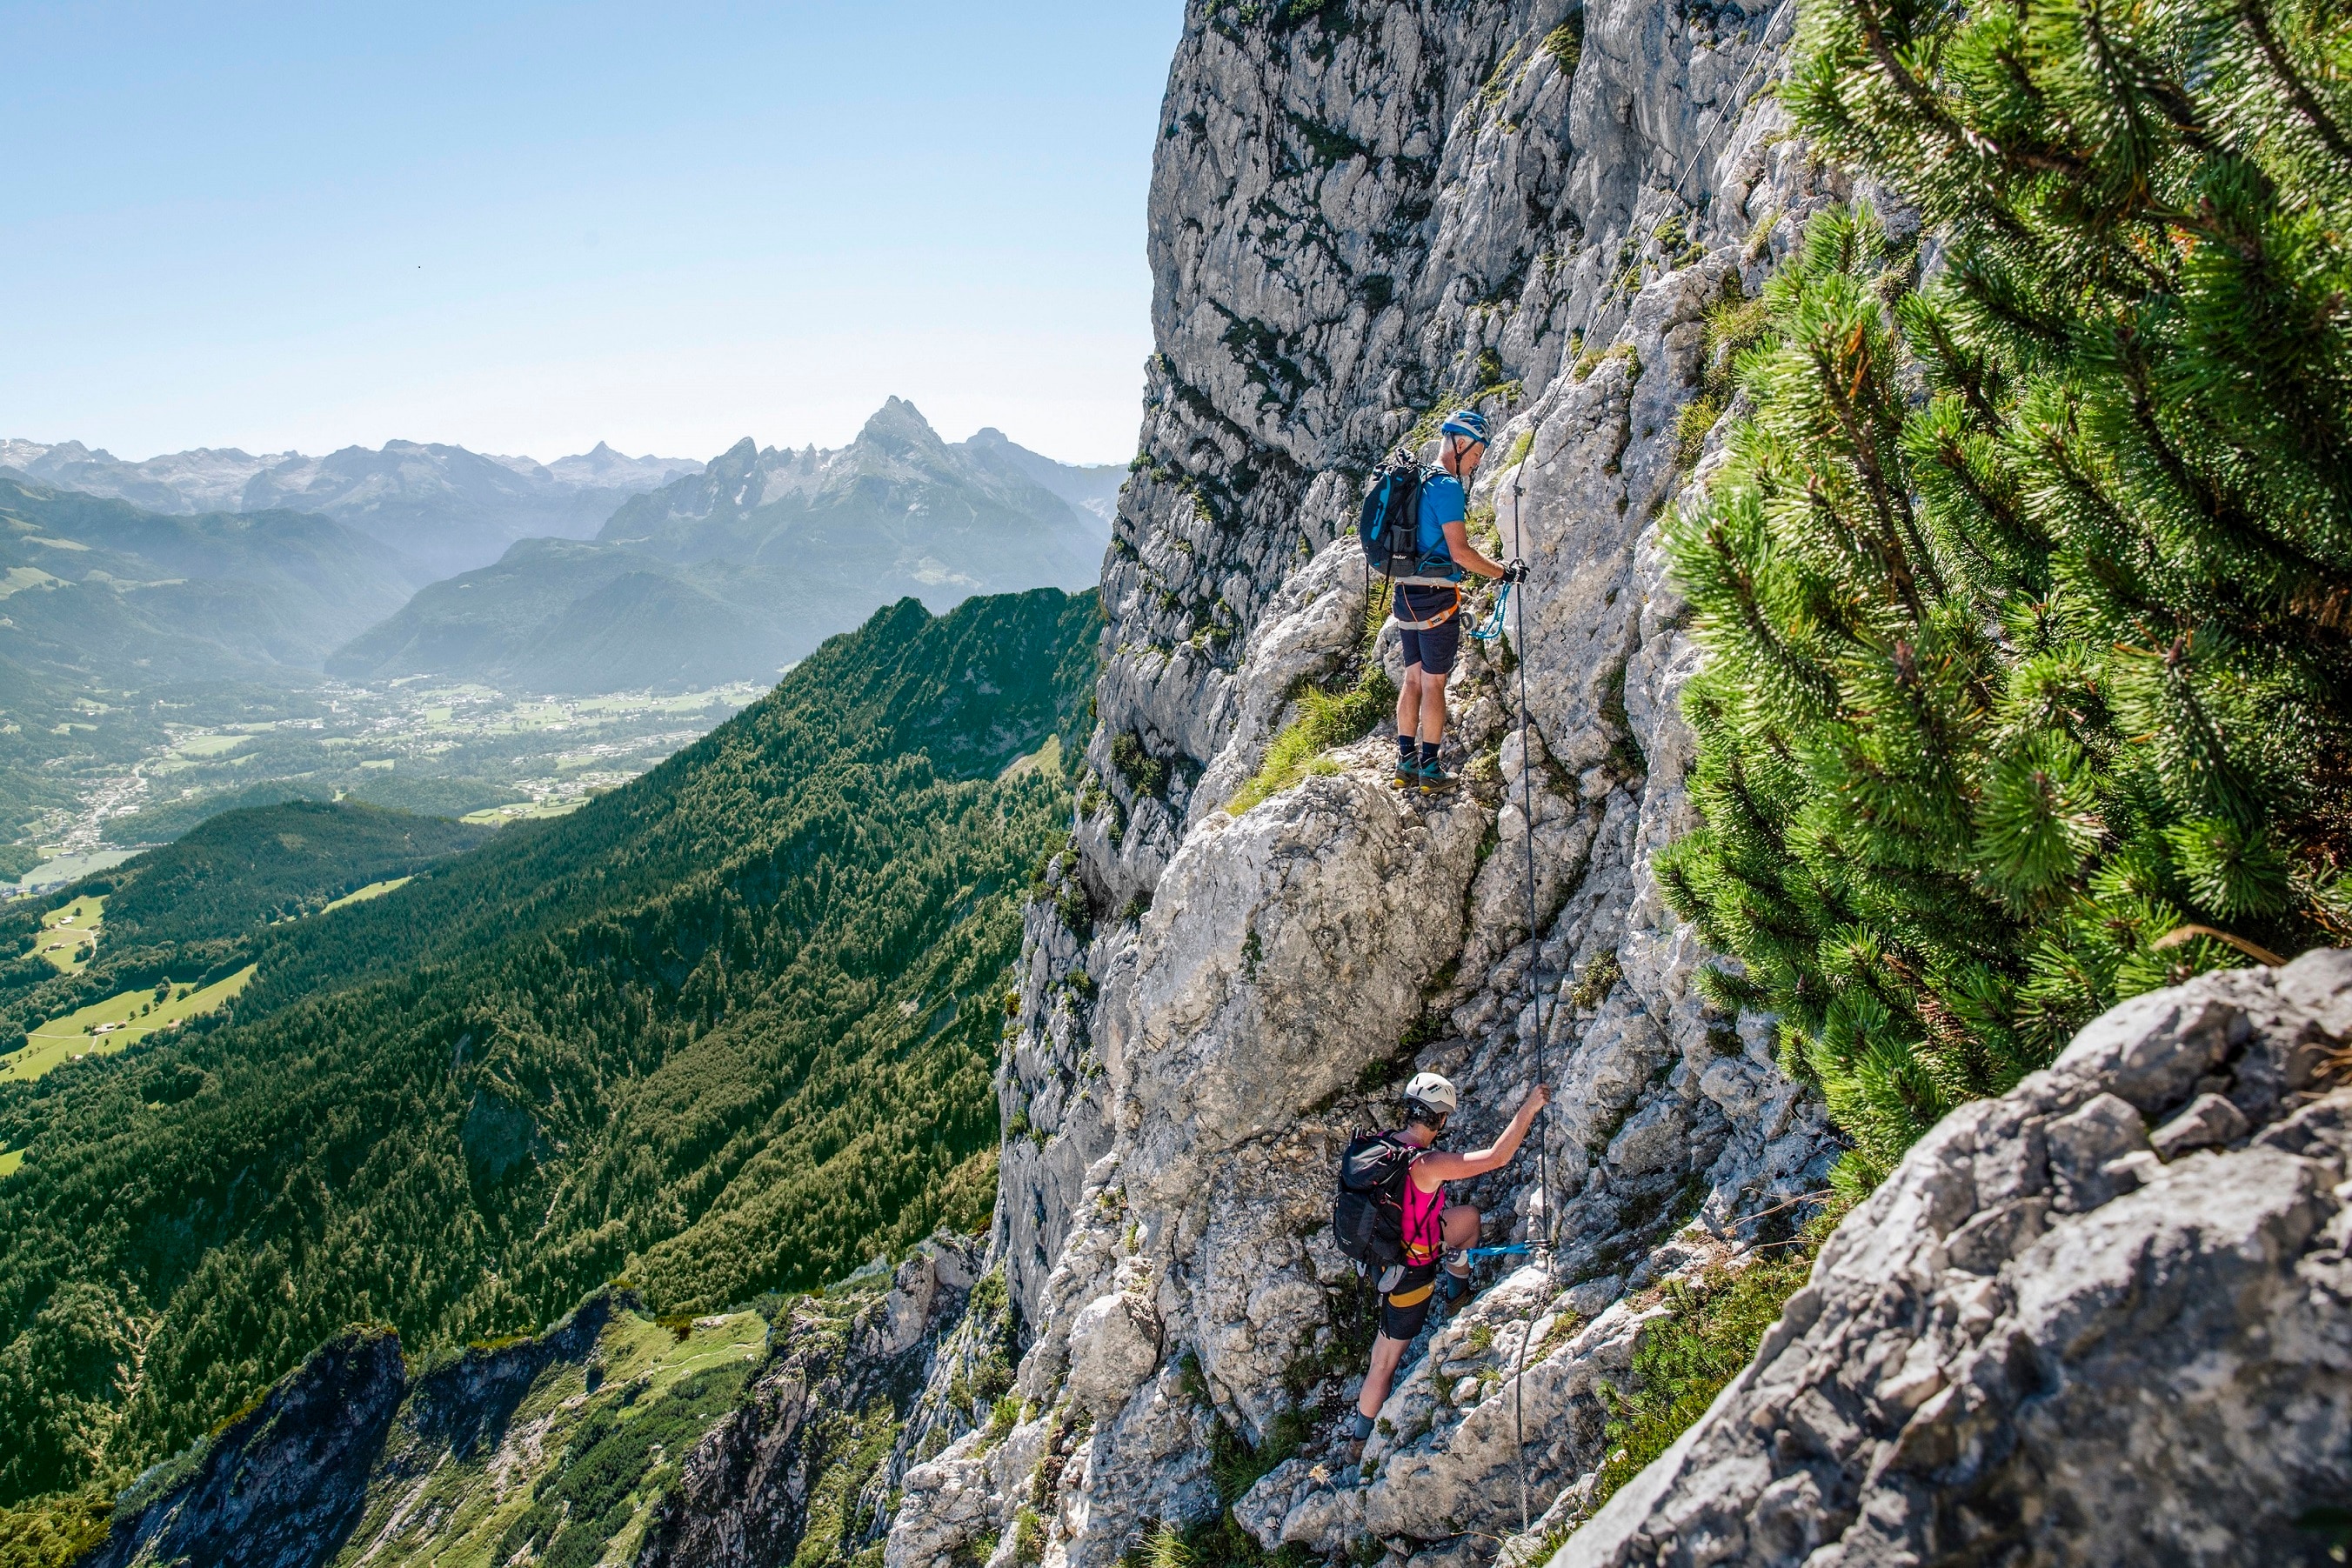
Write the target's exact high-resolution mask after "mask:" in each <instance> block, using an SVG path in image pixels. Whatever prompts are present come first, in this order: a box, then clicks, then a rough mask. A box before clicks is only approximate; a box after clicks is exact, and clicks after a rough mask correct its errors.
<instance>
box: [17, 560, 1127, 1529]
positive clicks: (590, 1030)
mask: <svg viewBox="0 0 2352 1568" xmlns="http://www.w3.org/2000/svg"><path fill="white" fill-rule="evenodd" d="M1099 623H1100V622H1099V614H1098V612H1097V604H1096V600H1095V597H1094V596H1093V595H1092V594H1090V593H1089V594H1081V595H1076V596H1070V595H1066V594H1064V593H1062V592H1060V591H1057V590H1052V589H1045V590H1039V591H1034V592H1031V593H1025V594H1019V595H1009V596H1003V597H998V598H989V599H975V600H971V601H967V602H966V603H965V604H964V605H962V606H961V608H959V609H957V610H955V611H954V612H951V613H950V614H948V615H946V616H942V617H939V618H933V617H932V616H930V615H929V614H928V613H927V612H925V611H924V610H923V608H922V607H921V606H920V605H919V604H918V603H916V602H915V601H912V600H907V601H900V602H899V603H898V604H896V605H893V606H890V607H888V608H886V609H884V610H882V611H880V612H877V614H876V615H875V617H874V618H873V620H871V621H870V622H868V623H867V624H866V626H865V627H864V628H862V629H861V630H859V631H857V632H853V633H849V634H845V635H844V636H841V637H837V638H835V639H833V640H832V641H831V642H829V643H826V644H824V647H823V648H822V649H820V650H819V651H818V652H817V653H815V654H814V655H813V656H812V657H810V658H809V659H808V660H807V661H806V662H805V663H803V664H801V665H800V666H798V667H796V668H795V669H794V670H793V673H792V674H790V675H789V676H787V677H786V678H785V680H784V681H783V682H782V684H781V685H779V686H778V687H777V689H776V690H775V691H774V692H773V693H772V694H771V695H769V696H768V697H766V698H765V699H763V700H762V701H761V702H760V703H758V704H756V705H754V706H752V707H751V708H749V709H747V710H746V711H745V712H743V713H742V714H740V715H739V716H737V717H736V718H734V719H733V720H732V721H730V723H728V724H727V725H725V726H723V727H720V728H719V729H718V730H716V731H714V732H713V733H712V734H710V735H709V736H708V737H705V738H704V739H702V740H701V741H699V742H698V743H697V744H696V745H694V746H693V747H689V748H688V749H687V750H686V751H684V752H681V753H679V754H678V755H677V757H675V758H671V759H670V760H669V761H668V762H667V763H665V764H663V765H662V766H661V767H660V768H656V769H655V770H654V771H653V772H651V773H650V774H648V775H646V777H645V778H643V779H639V780H637V781H636V782H635V783H634V784H632V785H630V786H628V787H627V788H625V789H621V790H618V791H616V792H614V794H612V795H609V796H606V797H604V798H603V799H601V800H597V801H595V802H593V803H592V804H591V805H589V806H588V807H586V808H584V809H583V810H580V811H579V812H577V813H575V814H573V815H572V816H570V817H566V818H562V819H559V820H557V821H551V822H547V823H544V824H540V825H534V826H522V827H517V828H509V829H508V830H506V831H502V832H500V833H499V835H498V836H497V837H496V838H495V839H493V840H492V841H490V842H489V843H488V844H487V845H485V846H483V847H482V848H481V849H479V850H477V851H475V852H471V853H470V854H467V855H465V856H462V857H460V858H458V859H457V860H455V861H452V862H444V863H443V864H442V865H441V866H440V867H439V868H438V869H437V870H436V873H435V874H433V875H432V876H430V877H427V878H422V879H420V880H418V881H417V882H415V883H412V884H410V885H409V886H407V887H405V888H403V889H401V890H399V891H398V892H396V893H394V894H388V895H386V896H383V897H382V898H378V899H375V900H373V901H372V902H370V903H366V904H357V905H354V906H352V907H351V908H348V909H344V910H341V911H338V912H337V913H335V914H334V915H331V916H328V917H326V918H324V919H318V920H304V921H299V922H296V923H294V924H290V925H283V926H278V927H273V928H269V930H270V936H269V938H268V941H266V942H265V943H263V944H262V945H261V946H259V948H258V961H259V964H260V969H259V972H258V974H257V977H256V978H255V980H254V982H253V983H252V986H251V988H249V989H248V990H247V992H246V993H245V995H244V996H243V997H242V998H240V999H239V1001H238V1003H237V1006H236V1015H235V1018H234V1019H232V1020H227V1021H225V1022H224V1023H222V1024H221V1025H220V1026H219V1027H215V1028H214V1029H212V1030H209V1031H207V1032H203V1033H199V1034H194V1035H193V1036H190V1037H186V1038H183V1039H181V1040H176V1041H171V1042H167V1043H164V1044H162V1045H158V1046H153V1047H151V1048H148V1049H146V1050H144V1051H131V1052H126V1053H125V1054H123V1055H122V1056H121V1057H117V1058H113V1059H111V1060H109V1061H85V1062H78V1063H73V1064H70V1065H69V1066H68V1067H67V1068H62V1069H60V1070H58V1071H55V1072H53V1073H51V1074H50V1075H49V1076H48V1077H47V1078H45V1079H43V1080H42V1081H41V1082H40V1083H39V1084H37V1085H35V1086H29V1087H24V1088H18V1089H15V1090H12V1091H10V1092H9V1093H10V1097H9V1098H7V1099H6V1100H5V1102H0V1117H5V1126H6V1128H7V1130H8V1134H9V1140H10V1143H11V1145H12V1146H15V1147H21V1148H23V1149H24V1150H25V1157H24V1163H23V1165H22V1166H21V1168H20V1169H19V1170H18V1171H17V1172H16V1174H15V1175H14V1176H9V1177H7V1178H6V1179H5V1182H0V1324H5V1330H0V1332H4V1333H5V1342H0V1345H5V1348H0V1429H5V1431H6V1432H7V1433H8V1434H9V1437H10V1441H9V1442H8V1444H7V1445H6V1446H5V1451H4V1452H0V1501H5V1502H16V1501H19V1500H23V1499H26V1498H27V1497H30V1496H35V1495H37V1494H43V1493H50V1492H55V1491H58V1490H65V1489H70V1488H75V1487H79V1486H82V1485H85V1484H88V1483H91V1482H105V1481H114V1482H118V1483H119V1481H120V1480H121V1479H124V1478H127V1477H128V1476H129V1475H130V1474H131V1473H134V1472H136V1471H137V1470H138V1469H141V1468H142V1467H143V1466H145V1465H147V1464H149V1463H151V1462H152V1461H154V1460H156V1459H158V1458H163V1456H165V1455H168V1454H171V1453H173V1452H175V1451H178V1450H179V1449H181V1448H184V1446H185V1445H186V1444H187V1443H188V1442H189V1441H191V1440H192V1439H194V1438H195V1437H200V1436H202V1435H203V1434H204V1433H205V1431H206V1430H207V1429H209V1428H210V1427H213V1426H214V1425H215V1423H216V1422H218V1421H220V1420H221V1419H222V1418H223V1417H224V1416H228V1415H230V1414H232V1413H233V1412H235V1411H236V1410H237V1409H238V1408H239V1407H240V1406H243V1405H244V1404H246V1402H247V1401H248V1400H249V1399H251V1398H252V1397H253V1396H255V1395H256V1393H257V1391H259V1390H260V1389H262V1388H263V1387H265V1386H266V1385H268V1383H269V1382H270V1381H271V1380H272V1379H273V1378H275V1377H276V1376H278V1375H279V1374H281V1373H283V1372H284V1371H286V1370H287V1369H288V1368H289V1367H291V1366H293V1365H295V1364H297V1363H299V1361H300V1360H301V1359H302V1357H303V1356H305V1355H306V1354H309V1353H310V1351H311V1350H312V1349H313V1348H314V1347H315V1346H317V1345H319V1344H320V1343H322V1342H324V1341H326V1340H327V1339H329V1338H330V1337H331V1336H332V1335H334V1334H336V1333H339V1332H341V1330H342V1329H343V1327H344V1326H345V1325H346V1324H348V1323H352V1322H383V1323H390V1324H391V1325H393V1326H394V1327H396V1328H397V1329H398V1330H399V1331H400V1333H401V1335H402V1339H403V1343H404V1344H405V1345H406V1346H407V1347H408V1349H409V1350H410V1352H411V1353H412V1354H423V1353H425V1352H427V1351H429V1350H430V1349H431V1348H432V1347H434V1346H436V1345H447V1344H452V1343H460V1342H465V1341H470V1340H481V1339H486V1338H495V1337H499V1336H503V1335H508V1334H513V1333H520V1332H523V1331H527V1330H530V1329H533V1328H536V1327H538V1326H541V1325H543V1324H546V1323H548V1322H551V1321H553V1320H554V1319H555V1318H556V1317H557V1316H558V1315H560V1314H561V1313H562V1312H565V1311H567V1310H568V1309H570V1308H571V1307H572V1305H573V1303H575V1302H576V1301H579V1300H580V1299H581V1298H582V1296H583V1293H584V1292H586V1291H589V1290H591V1289H593V1288H594V1287H596V1286H598V1285H600V1284H602V1283H603V1282H604V1281H608V1280H610V1279H613V1278H614V1277H615V1276H619V1275H623V1274H625V1275H626V1276H627V1277H628V1278H629V1280H630V1281H632V1283H633V1284H634V1285H635V1288H636V1289H637V1291H639V1292H640V1293H641V1294H642V1295H643V1296H644V1297H645V1298H646V1301H647V1302H648V1305H649V1307H650V1309H652V1310H654V1311H657V1312H699V1311H709V1310H713V1309H718V1308H723V1307H725V1306H727V1305H729V1304H730V1303H735V1302H741V1301H749V1300H751V1299H753V1298H755V1297H757V1296H758V1295H759V1294H760V1293H761V1291H767V1290H771V1289H787V1290H789V1289H792V1288H795V1287H803V1286H807V1285H811V1284H814V1283H817V1282H820V1281H824V1280H828V1279H834V1278H838V1277H840V1276H842V1275H844V1274H846V1273H848V1272H849V1271H851V1270H855V1269H856V1268H857V1267H858V1266H859V1265H861V1264H863V1263H865V1262H866V1260H869V1259H871V1258H873V1257H875V1256H876V1255H877V1254H885V1253H888V1254H896V1253H898V1252H900V1251H903V1250H904V1249H905V1248H906V1247H907V1246H908V1245H909V1244H910V1243H912V1242H913V1241H915V1240H917V1239H919V1238H921V1237H923V1236H925V1235H927V1234H929V1232H930V1231H931V1230H932V1229H933V1228H935V1227H937V1226H939V1225H940V1224H943V1223H945V1224H952V1225H956V1226H961V1227H963V1228H975V1227H977V1226H979V1225H981V1224H982V1222H984V1220H985V1219H986V1217H987V1215H988V1213H989V1209H990V1207H991V1204H992V1201H993V1197H994V1186H995V1145H996V1134H997V1124H996V1112H995V1106H994V1103H993V1096H992V1092H991V1088H990V1072H991V1069H992V1065H993V1062H994V1058H995V1052H996V1042H997V1036H998V1033H999V1030H1000V1029H1001V1026H1002V1020H1003V1010H1004V1003H1003V998H1004V995H1005V991H1006V988H1007V977H1008V974H1009V972H1010V970H1011V968H1012V966H1013V962H1014V960H1015V959H1016V957H1017V956H1018V949H1019V944H1020V929H1021V927H1020V913H1019V902H1020V900H1021V898H1022V897H1023V896H1024V891H1025V890H1026V888H1027V886H1028V884H1029V882H1030V879H1031V877H1032V874H1033V873H1034V869H1035V868H1036V866H1037V865H1038V864H1039V862H1040V861H1041V859H1042V858H1043V856H1044V854H1045V852H1046V851H1047V850H1048V849H1049V848H1050V847H1051V845H1052V844H1053V842H1054V841H1055V839H1056V837H1057V836H1058V835H1059V834H1060V833H1061V832H1062V831H1063V830H1064V829H1065V828H1066V823H1067V819H1068V811H1069V803H1068V795H1067V791H1066V786H1065V785H1064V783H1063V782H1062V779H1061V774H1060V770H1059V768H1057V767H1055V766H1052V765H1051V758H1054V757H1055V756H1058V755H1061V754H1063V753H1065V752H1068V751H1071V750H1073V749H1074V748H1076V747H1079V746H1081V745H1082V744H1083V741H1084V738H1085V727H1086V726H1087V723H1088V722H1089V719H1088V695H1089V693H1090V690H1091V687H1092V685H1093V680H1094V670H1095V642H1096V638H1097V632H1098V628H1099ZM1041 750H1042V751H1045V758H1041V759H1040V760H1041V761H1043V762H1045V764H1046V765H1045V766H1030V767H1022V768H1013V767H1011V766H1010V765H1011V764H1013V762H1015V761H1016V759H1019V758H1024V757H1034V756H1036V754H1038V753H1039V752H1040V751H1041Z"/></svg>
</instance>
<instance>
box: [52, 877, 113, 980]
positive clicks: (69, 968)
mask: <svg viewBox="0 0 2352 1568" xmlns="http://www.w3.org/2000/svg"><path fill="white" fill-rule="evenodd" d="M105 925H106V895H105V894H99V895H98V896H96V897H94V898H77V899H75V900H74V901H73V902H72V903H71V904H67V905H65V906H64V907H63V908H60V909H54V910H51V911H50V912H49V913H48V914H47V915H43V916H41V941H40V947H39V952H40V955H41V956H42V957H44V958H47V960H48V961H49V963H50V964H51V965H52V966H54V967H56V969H57V971H58V974H60V975H79V974H80V973H81V972H82V971H83V970H84V969H87V968H89V960H90V957H91V956H92V955H93V954H95V953H96V952H97V951H98V937H99V933H100V930H101V929H102V928H103V927H104V926H105Z"/></svg>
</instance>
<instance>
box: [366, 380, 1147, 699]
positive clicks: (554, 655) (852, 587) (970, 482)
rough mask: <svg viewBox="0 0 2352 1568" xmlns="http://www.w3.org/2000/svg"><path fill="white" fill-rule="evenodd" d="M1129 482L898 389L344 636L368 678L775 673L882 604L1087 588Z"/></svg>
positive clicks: (573, 680)
mask: <svg viewBox="0 0 2352 1568" xmlns="http://www.w3.org/2000/svg"><path fill="white" fill-rule="evenodd" d="M1125 478H1126V472H1125V470H1124V469H1122V468H1119V467H1118V466H1115V465H1103V466H1094V467H1077V466H1073V465H1066V464H1060V463H1055V462H1054V461H1053V460H1052V459H1051V458H1048V457H1045V456H1041V455H1038V454H1036V453H1034V452H1030V451H1028V450H1026V449H1025V448H1024V447H1021V446H1017V445H1015V444H1013V442H1011V441H1010V440H1008V439H1006V438H1005V436H1004V435H1003V434H1002V433H1001V432H998V431H995V430H983V431H982V432H981V433H980V434H977V435H975V436H973V437H972V438H971V440H969V441H963V442H956V443H949V442H946V441H943V440H941V439H940V435H939V433H938V432H936V431H934V430H933V429H932V428H931V426H930V425H929V423H928V422H927V421H925V420H924V418H923V416H922V415H921V414H920V413H918V412H917V411H916V409H915V407H914V405H913V404H912V403H908V402H903V401H901V400H900V399H898V398H892V399H890V400H889V401H888V402H887V403H885V404H884V405H883V407H882V408H881V410H880V411H879V412H878V413H876V414H875V415H874V417H873V418H872V419H870V420H868V421H867V422H866V427H865V428H864V429H863V430H862V431H860V432H859V433H858V435H857V438H856V440H855V441H853V442H852V443H850V444H849V445H847V446H845V447H842V448H839V449H838V450H835V451H830V452H826V451H820V450H818V449H817V448H815V447H813V446H812V447H805V448H803V449H802V450H800V451H797V452H793V451H786V450H780V449H778V448H775V447H769V448H766V449H764V450H762V449H761V448H760V447H758V446H756V445H755V444H753V443H751V441H749V440H745V441H742V442H739V443H738V444H736V445H734V446H733V447H731V448H730V449H729V450H728V451H726V452H724V453H722V454H720V455H719V456H717V457H715V458H713V459H712V460H711V461H710V463H709V465H708V466H706V467H704V468H702V469H701V470H700V471H699V472H698V473H695V474H691V475H688V476H684V477H681V478H677V479H675V480H673V481H671V482H670V483H669V484H667V485H665V486H661V487H660V488H658V489H655V490H652V491H649V492H646V493H645V494H642V495H639V496H635V497H631V498H630V499H628V500H627V501H625V503H623V504H622V505H621V507H619V509H618V510H617V511H615V512H614V514H613V517H612V519H611V520H610V521H609V522H607V523H606V524H605V525H604V528H603V530H602V531H601V532H600V533H599V534H598V535H597V537H596V538H595V540H594V541H593V542H573V541H569V540H562V539H548V538H541V539H525V540H523V541H521V542H520V543H518V544H516V545H515V546H514V547H513V548H512V549H509V551H508V552H507V554H506V555H505V556H504V557H503V558H502V559H499V561H498V563H497V564H496V565H494V566H489V567H485V568H483V569H480V570H474V571H468V572H466V573H464V574H462V575H460V576H457V577H456V578H452V579H450V580H447V581H444V582H436V583H435V584H433V585H432V586H431V587H430V588H427V589H425V591H422V592H420V593H419V594H417V595H416V597H415V599H414V600H412V601H410V602H409V603H408V604H407V605H406V606H405V607H404V608H403V609H402V610H401V611H400V612H399V613H398V614H396V615H394V616H393V617H392V618H391V619H390V620H389V621H387V622H384V623H383V625H381V626H377V627H374V628H373V629H371V630H370V631H369V632H366V634H364V635H363V636H361V637H359V638H357V639H355V640H354V641H352V643H350V644H349V645H347V646H345V647H343V648H341V649H339V650H337V652H336V653H334V654H333V656H332V657H331V658H330V659H329V660H328V662H327V668H328V671H329V673H331V674H337V675H341V676H343V677H345V678H347V679H351V680H383V679H389V678H394V677H397V676H404V675H415V674H437V675H443V676H455V677H463V678H466V679H473V680H481V681H485V682H488V683H489V684H491V685H499V686H503V687H508V688H522V689H530V690H544V691H549V692H599V691H614V690H620V689H625V688H636V687H648V686H670V685H716V684H719V683H720V682H723V681H729V680H742V679H755V680H770V679H773V678H774V675H775V673H776V671H777V670H778V668H779V667H780V666H782V665H783V664H788V663H790V662H791V661H792V660H794V659H797V658H801V657H803V656H804V655H805V654H807V653H810V652H812V651H813V650H814V648H815V647H816V645H817V644H818V643H821V642H823V641H824V639H825V638H827V637H829V636H832V635H833V634H835V632H846V631H849V630H851V629H852V628H854V627H856V626H858V625H860V624H862V623H863V622H865V620H866V617H867V616H869V615H871V614H872V613H873V612H874V611H875V610H876V609H877V608H878V607H880V606H881V605H884V604H887V603H891V602H894V601H897V600H898V599H899V598H901V597H903V596H907V595H913V596H914V597H916V598H919V599H920V600H922V601H924V602H925V603H926V604H927V605H929V607H930V608H931V609H932V610H933V611H935V612H945V611H947V610H948V609H950V608H951V607H952V606H954V605H955V604H957V603H959V602H961V601H963V600H964V599H966V598H968V597H970V596H971V595H972V594H975V593H1004V592H1015V591H1022V590H1025V589H1030V588H1036V587H1057V588H1066V589H1083V588H1087V587H1090V586H1092V585H1093V583H1094V581H1095V580H1096V578H1097V575H1098V574H1099V572H1100V569H1101V561H1102V552H1103V549H1104V548H1105V546H1106V545H1107V544H1108V542H1109V517H1110V513H1111V510H1112V508H1113V507H1115V506H1116V505H1117V500H1118V487H1119V486H1120V484H1121V483H1123V482H1124V480H1125Z"/></svg>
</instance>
